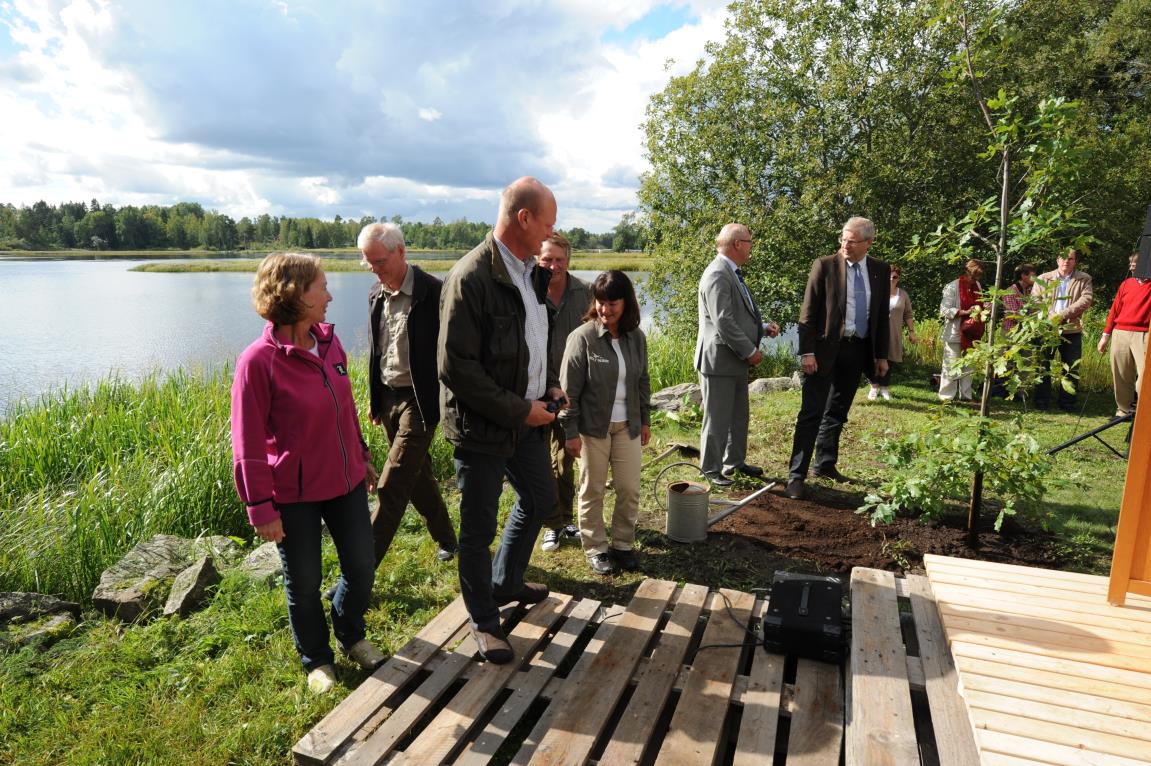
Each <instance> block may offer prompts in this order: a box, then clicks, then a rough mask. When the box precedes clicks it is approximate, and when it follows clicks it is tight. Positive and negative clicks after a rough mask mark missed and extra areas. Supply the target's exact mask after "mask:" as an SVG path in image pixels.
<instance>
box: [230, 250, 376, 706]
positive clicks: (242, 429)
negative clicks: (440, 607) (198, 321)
mask: <svg viewBox="0 0 1151 766" xmlns="http://www.w3.org/2000/svg"><path fill="white" fill-rule="evenodd" d="M331 301H332V296H331V294H330V293H329V292H328V281H327V278H326V277H325V276H324V271H323V269H322V268H321V267H320V259H319V258H316V257H315V256H311V255H301V254H298V253H272V254H271V255H269V256H268V257H267V258H265V259H264V260H263V262H261V263H260V267H259V270H258V271H257V272H256V279H255V282H254V284H253V285H252V302H253V304H254V305H255V308H256V312H257V313H258V314H259V315H260V316H262V317H263V318H264V319H267V320H268V324H267V326H266V327H265V328H264V333H263V335H262V336H261V337H260V338H259V339H258V340H256V341H255V342H254V343H252V345H250V346H248V348H246V349H245V350H244V352H243V353H242V354H240V358H239V360H238V361H237V362H236V374H235V378H234V380H233V381H232V454H233V464H234V469H235V479H236V490H237V492H239V494H240V499H241V500H243V501H244V504H245V505H246V506H247V508H248V519H249V520H250V521H251V522H252V526H253V527H255V529H256V534H257V535H259V536H260V538H261V539H263V540H267V541H269V542H274V543H276V545H277V546H278V547H279V550H280V559H281V561H282V562H283V567H284V590H285V591H286V592H287V599H288V620H289V622H290V624H291V627H292V638H293V640H294V641H295V644H296V650H297V651H298V652H299V653H300V658H301V660H302V661H303V664H304V669H305V670H306V671H307V672H308V686H309V688H311V689H312V690H313V691H315V692H318V693H323V692H326V691H328V690H329V689H331V688H332V686H333V685H334V684H335V681H336V678H335V671H334V669H333V667H332V663H333V661H334V655H333V653H332V649H331V646H330V644H329V642H328V623H327V620H326V619H325V617H324V608H323V603H322V602H321V600H320V581H321V578H322V576H323V571H322V566H321V564H322V562H321V556H320V543H321V521H322V522H323V523H324V524H326V525H327V527H328V531H329V532H330V533H331V535H332V541H333V542H334V543H335V545H336V551H337V553H338V554H339V557H340V570H341V576H340V581H339V583H338V585H337V587H336V592H335V596H334V597H333V599H332V608H331V615H332V628H333V630H334V632H335V634H336V641H337V642H338V643H339V645H340V648H341V649H342V650H343V651H344V652H346V653H347V654H348V655H349V656H350V657H351V658H352V659H353V660H354V661H355V662H356V663H357V664H359V665H360V666H361V667H364V668H366V669H372V668H374V667H376V666H377V665H379V664H380V663H381V662H382V661H383V660H384V659H385V658H384V656H383V655H382V654H381V653H380V652H379V651H378V650H377V649H376V648H375V647H374V646H372V644H371V643H369V642H368V641H367V640H366V639H365V638H364V633H365V626H364V612H366V611H367V608H368V599H369V597H370V596H371V591H372V581H373V580H374V578H375V558H374V553H373V550H372V526H371V520H370V517H369V514H368V502H367V493H366V492H365V489H364V482H365V479H366V481H367V482H368V485H369V486H372V487H374V486H375V484H376V476H375V469H374V468H373V467H372V463H371V454H370V453H369V452H368V448H367V445H366V444H365V443H364V439H363V435H362V434H361V433H360V421H359V418H358V417H357V415H356V405H355V401H354V400H353V397H352V385H351V381H350V380H349V378H348V361H347V355H346V354H345V353H344V349H343V346H341V345H340V341H339V339H338V338H336V335H335V332H333V330H332V325H330V324H324V322H323V320H324V316H325V314H326V313H327V308H328V304H329V303H331Z"/></svg>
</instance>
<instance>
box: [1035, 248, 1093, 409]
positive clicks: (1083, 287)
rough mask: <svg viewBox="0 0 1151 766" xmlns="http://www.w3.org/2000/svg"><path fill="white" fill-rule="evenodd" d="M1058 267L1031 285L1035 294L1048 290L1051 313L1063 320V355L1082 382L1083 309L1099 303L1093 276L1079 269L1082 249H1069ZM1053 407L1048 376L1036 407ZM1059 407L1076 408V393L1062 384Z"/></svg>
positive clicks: (1040, 386)
mask: <svg viewBox="0 0 1151 766" xmlns="http://www.w3.org/2000/svg"><path fill="white" fill-rule="evenodd" d="M1056 264H1057V265H1058V268H1056V269H1055V270H1054V271H1048V272H1046V273H1044V274H1040V275H1039V278H1038V279H1037V280H1035V284H1034V285H1033V286H1032V288H1031V294H1032V295H1042V294H1043V292H1044V290H1048V289H1051V290H1053V291H1054V292H1049V293H1047V298H1048V300H1049V301H1050V303H1049V304H1048V309H1047V315H1048V316H1049V317H1051V318H1052V319H1053V320H1056V321H1058V322H1059V325H1060V332H1061V334H1062V341H1061V342H1060V344H1059V358H1060V360H1061V361H1062V362H1063V364H1064V365H1066V366H1067V368H1068V369H1069V370H1070V379H1071V382H1072V383H1074V384H1078V382H1079V372H1078V370H1077V369H1075V364H1076V363H1077V362H1078V361H1079V360H1080V359H1081V358H1082V357H1083V312H1085V311H1087V309H1089V308H1091V304H1092V303H1094V302H1095V296H1094V294H1093V292H1092V286H1091V275H1090V274H1088V273H1086V272H1084V271H1077V270H1076V268H1075V267H1076V266H1078V265H1079V251H1078V250H1075V249H1074V248H1072V249H1069V250H1068V251H1067V253H1066V254H1065V255H1060V256H1059V257H1058V258H1056ZM1054 355H1055V352H1054V351H1050V352H1048V353H1047V356H1046V359H1045V363H1049V362H1050V361H1051V360H1052V359H1053V358H1054ZM1050 406H1051V378H1050V377H1049V376H1047V375H1044V376H1042V377H1041V378H1040V379H1039V382H1038V384H1036V386H1035V407H1036V408H1037V409H1041V410H1045V409H1047V408H1048V407H1050ZM1059 408H1060V409H1062V410H1064V411H1066V412H1072V411H1073V410H1074V409H1075V393H1074V392H1073V391H1068V390H1067V389H1065V388H1063V387H1062V386H1060V388H1059Z"/></svg>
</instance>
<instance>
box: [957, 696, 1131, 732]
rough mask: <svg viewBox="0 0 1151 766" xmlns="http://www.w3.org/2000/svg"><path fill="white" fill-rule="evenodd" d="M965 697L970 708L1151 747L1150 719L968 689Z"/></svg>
mask: <svg viewBox="0 0 1151 766" xmlns="http://www.w3.org/2000/svg"><path fill="white" fill-rule="evenodd" d="M964 696H965V699H966V700H967V704H968V705H969V706H970V707H972V708H979V709H981V710H987V711H991V712H994V713H1001V714H1003V715H1007V716H1018V717H1026V718H1029V719H1032V718H1033V719H1035V720H1037V721H1047V722H1049V723H1057V724H1063V723H1065V722H1068V721H1070V722H1074V724H1075V728H1078V729H1090V730H1091V731H1095V732H1100V733H1102V734H1114V735H1115V736H1118V737H1127V738H1129V739H1136V740H1143V741H1144V743H1145V745H1144V746H1145V747H1151V718H1147V717H1142V718H1128V717H1126V716H1118V715H1112V714H1109V713H1105V712H1100V711H1097V710H1092V709H1091V708H1089V707H1080V706H1078V705H1075V704H1069V703H1070V702H1071V701H1070V700H1068V699H1065V698H1061V699H1059V700H1058V702H1057V703H1052V702H1048V701H1041V700H1036V699H1033V698H1030V697H1014V696H1010V695H1006V694H1002V693H999V692H988V691H983V690H982V689H974V688H971V687H970V686H968V687H967V688H966V691H965V694H964ZM972 715H975V713H972Z"/></svg>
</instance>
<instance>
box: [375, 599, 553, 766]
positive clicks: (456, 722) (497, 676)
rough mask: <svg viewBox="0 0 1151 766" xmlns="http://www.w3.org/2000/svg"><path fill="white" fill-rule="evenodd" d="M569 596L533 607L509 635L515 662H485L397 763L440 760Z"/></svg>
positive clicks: (531, 649)
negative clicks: (515, 658) (516, 659)
mask: <svg viewBox="0 0 1151 766" xmlns="http://www.w3.org/2000/svg"><path fill="white" fill-rule="evenodd" d="M570 601H571V596H560V595H552V596H549V597H548V598H546V599H544V600H543V601H541V602H540V603H538V604H536V605H535V606H533V607H532V608H531V609H530V610H529V611H528V613H527V614H526V615H525V616H524V618H523V619H522V620H521V621H520V622H519V624H518V625H516V627H515V630H513V631H512V632H511V634H510V635H509V636H508V642H509V643H510V644H511V645H512V650H513V651H514V652H515V655H516V657H517V658H518V660H519V661H518V662H509V663H508V664H506V665H495V664H493V663H490V662H485V663H484V664H483V666H482V667H481V668H480V669H479V671H478V672H477V673H476V675H475V677H474V678H472V679H471V680H470V681H468V682H467V684H465V685H464V688H463V689H460V691H459V692H458V693H457V694H456V695H455V696H454V697H452V699H451V701H450V702H449V703H448V704H447V706H445V707H444V709H443V710H441V711H440V712H439V714H438V715H436V717H435V718H434V719H433V720H432V721H431V723H429V724H428V725H427V727H426V728H425V729H424V730H423V731H422V732H420V735H419V736H418V737H416V739H415V740H414V741H413V742H412V743H411V744H409V745H408V746H407V748H405V749H404V753H403V758H400V759H397V761H395V762H396V763H397V764H398V763H415V764H426V763H441V762H443V761H444V760H445V759H446V758H447V757H448V754H449V753H450V752H451V751H452V750H453V749H454V748H456V747H458V745H459V743H460V742H461V740H463V739H464V738H465V737H467V736H468V734H469V733H470V732H471V731H472V729H474V728H475V726H476V725H477V722H478V719H479V717H480V715H481V714H482V713H483V712H484V711H485V710H487V709H488V708H489V707H491V704H492V701H493V700H494V699H495V696H496V694H497V693H498V692H499V691H500V690H501V689H503V688H504V686H505V685H506V684H507V682H508V681H509V680H510V679H511V677H512V676H513V675H515V674H516V673H517V672H518V670H519V666H520V665H521V664H523V662H524V660H525V659H526V658H528V657H530V656H531V655H532V654H533V653H534V652H535V650H536V647H537V646H538V645H539V643H540V642H541V641H543V639H544V638H545V637H546V636H547V634H548V631H549V630H550V628H551V626H552V625H554V624H555V623H556V622H557V621H558V620H559V619H560V617H562V616H563V614H564V612H565V611H566V610H567V607H568V604H569V602H570Z"/></svg>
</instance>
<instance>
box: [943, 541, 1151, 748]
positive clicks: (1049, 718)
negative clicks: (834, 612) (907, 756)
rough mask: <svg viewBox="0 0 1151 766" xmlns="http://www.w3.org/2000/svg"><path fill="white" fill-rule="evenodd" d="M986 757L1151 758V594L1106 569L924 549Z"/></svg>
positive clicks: (972, 718) (977, 737)
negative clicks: (1113, 598)
mask: <svg viewBox="0 0 1151 766" xmlns="http://www.w3.org/2000/svg"><path fill="white" fill-rule="evenodd" d="M924 559H925V564H926V566H927V572H928V577H929V578H930V581H931V586H932V588H933V590H934V592H935V593H936V596H937V599H938V602H939V609H940V612H941V614H942V618H943V622H944V625H945V626H946V629H947V635H948V638H949V639H950V640H951V650H952V652H953V654H954V656H955V661H956V665H957V667H958V670H959V675H960V680H961V682H962V686H963V690H964V697H965V699H966V701H967V705H968V708H969V710H970V714H971V720H972V723H973V725H974V727H975V731H976V739H977V742H978V744H979V747H980V751H981V753H982V756H983V762H984V763H987V764H1011V765H1012V766H1022V765H1023V764H1101V765H1106V766H1135V764H1151V598H1148V597H1146V596H1140V595H1136V594H1132V595H1131V596H1129V598H1128V601H1127V605H1126V606H1112V605H1110V604H1108V603H1107V586H1108V583H1107V580H1106V578H1103V577H1095V576H1092V575H1083V574H1076V573H1073V572H1057V571H1052V570H1046V569H1035V568H1032V567H1021V566H1012V565H1006V564H994V563H990V562H985V561H973V560H968V559H956V558H947V557H944V556H926V557H924Z"/></svg>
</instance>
